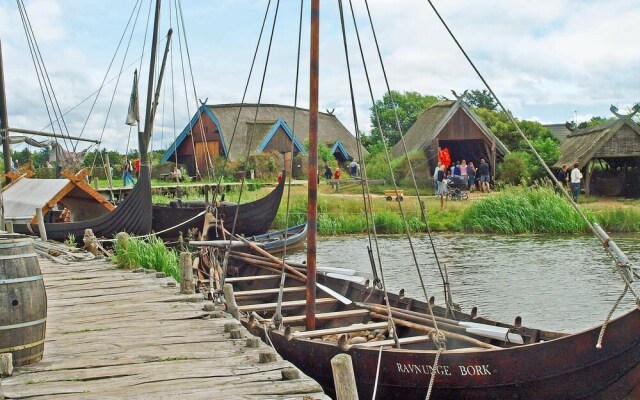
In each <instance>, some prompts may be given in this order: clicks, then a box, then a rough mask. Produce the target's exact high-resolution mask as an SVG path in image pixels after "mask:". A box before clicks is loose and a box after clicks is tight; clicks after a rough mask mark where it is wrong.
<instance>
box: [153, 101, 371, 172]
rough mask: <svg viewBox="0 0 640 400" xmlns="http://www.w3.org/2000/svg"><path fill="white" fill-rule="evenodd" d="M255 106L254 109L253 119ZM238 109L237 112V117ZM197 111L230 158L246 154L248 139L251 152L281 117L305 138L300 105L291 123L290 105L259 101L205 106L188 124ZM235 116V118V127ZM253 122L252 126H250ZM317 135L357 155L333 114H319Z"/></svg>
mask: <svg viewBox="0 0 640 400" xmlns="http://www.w3.org/2000/svg"><path fill="white" fill-rule="evenodd" d="M256 108H258V116H257V118H256ZM238 112H240V115H239V117H238ZM200 114H206V115H208V116H209V117H210V118H211V119H212V120H213V121H214V123H215V125H216V126H217V127H218V130H219V132H220V134H221V137H222V146H224V149H225V151H226V154H227V157H228V158H230V159H232V160H237V159H242V158H244V157H245V156H246V152H247V146H249V142H251V154H255V152H256V150H257V149H258V147H259V146H260V145H261V144H262V143H263V141H264V140H265V138H267V137H268V135H269V133H270V132H272V128H273V127H274V126H275V125H276V123H277V122H278V120H279V119H282V120H284V122H285V123H286V125H287V126H288V128H289V129H290V130H291V131H292V132H293V134H294V135H295V137H296V139H297V140H298V141H299V142H300V143H304V141H305V140H306V139H308V137H309V110H307V109H303V108H297V110H296V113H295V114H296V118H295V126H294V124H293V114H294V108H293V107H291V106H284V105H278V104H260V105H259V107H258V106H257V105H256V104H215V105H205V106H202V107H201V109H200V110H198V112H197V113H196V115H195V116H194V119H193V120H192V122H191V125H190V126H193V124H194V123H195V121H196V120H197V117H198V116H199V115H200ZM236 119H238V123H237V126H236ZM254 124H255V129H254V128H253V127H254ZM234 127H235V134H234ZM188 131H189V126H187V127H186V128H185V130H184V131H183V133H182V134H181V135H180V136H179V137H178V138H177V139H176V146H179V145H180V143H181V142H182V141H183V140H184V139H185V138H186V137H187V134H188ZM252 132H253V135H254V137H253V139H252V140H250V138H249V136H250V135H251V133H252ZM318 136H319V138H318V140H319V142H320V143H324V144H333V143H335V142H337V141H340V142H341V143H342V145H343V146H344V148H345V149H346V151H347V152H348V153H349V156H350V157H352V158H354V159H357V158H358V151H357V147H356V138H355V136H354V135H352V134H351V132H349V131H348V130H347V128H345V127H344V125H342V123H341V122H340V121H339V120H338V118H336V116H335V115H333V114H328V113H323V112H321V113H319V117H318ZM232 137H233V138H232ZM360 147H361V150H362V154H363V155H366V154H367V151H366V149H365V148H364V147H363V146H360ZM173 148H174V146H173V145H172V146H170V148H169V152H172V150H173ZM165 158H166V155H165Z"/></svg>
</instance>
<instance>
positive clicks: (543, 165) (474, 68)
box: [427, 0, 640, 303]
mask: <svg viewBox="0 0 640 400" xmlns="http://www.w3.org/2000/svg"><path fill="white" fill-rule="evenodd" d="M427 2H428V3H429V5H430V6H431V8H432V9H433V11H434V12H435V14H436V16H437V17H438V19H439V20H440V22H442V25H443V26H444V28H445V29H446V30H447V32H448V33H449V36H451V39H453V41H454V42H455V43H456V45H457V46H458V49H460V51H461V52H462V54H463V55H464V57H465V58H466V59H467V61H468V62H469V64H470V65H471V67H472V68H473V70H474V71H475V72H476V74H477V75H478V77H479V78H480V80H482V83H484V85H485V87H486V88H487V90H489V92H490V93H491V95H492V96H493V98H494V99H495V100H496V103H498V105H499V106H500V109H501V110H502V111H503V112H504V113H505V115H506V116H507V118H508V119H509V121H510V122H511V123H512V124H513V126H514V127H515V129H516V131H517V132H518V134H519V135H520V137H521V138H522V139H523V140H524V142H525V143H526V144H527V146H528V147H529V150H530V151H531V153H532V154H533V155H534V156H535V157H536V159H537V160H538V162H539V163H540V165H542V167H543V168H544V169H545V171H546V173H547V175H549V177H550V178H551V181H552V182H553V183H554V184H555V186H556V187H557V188H558V189H559V190H560V192H561V193H562V194H563V195H564V196H565V197H566V198H567V200H569V204H571V206H572V207H573V208H574V209H575V210H576V212H577V213H578V215H579V216H580V217H581V218H582V220H583V221H584V223H585V224H586V225H587V227H589V229H590V230H591V232H592V233H593V235H594V236H595V237H596V239H598V241H599V242H600V243H601V244H604V243H603V241H602V239H601V238H600V236H599V235H598V232H597V230H596V229H595V227H594V226H593V224H592V223H591V221H589V219H588V218H587V216H586V215H585V214H584V213H583V212H582V210H581V209H580V207H579V206H578V203H576V202H575V201H573V198H572V197H571V196H570V195H569V193H568V192H567V191H566V190H565V188H564V187H563V186H562V185H561V184H560V182H558V179H557V178H556V176H555V175H554V174H553V172H551V169H549V167H548V166H547V164H546V163H545V162H544V160H543V159H542V157H541V156H540V154H539V153H538V151H536V149H535V148H534V147H533V145H532V144H531V142H530V141H529V139H528V138H527V136H526V135H525V134H524V132H522V130H521V129H520V126H518V124H517V122H516V121H515V119H514V118H513V116H512V115H511V113H509V112H508V111H507V109H506V108H505V107H504V105H502V102H501V101H500V99H499V98H498V96H496V94H495V92H494V91H493V89H492V88H491V86H490V85H489V83H488V82H487V81H486V80H485V78H484V76H483V75H482V74H481V73H480V71H479V70H478V68H477V67H476V65H475V64H474V63H473V61H472V60H471V58H470V57H469V55H468V54H467V52H466V51H465V50H464V48H463V47H462V45H461V44H460V42H459V41H458V39H457V38H456V36H455V35H454V34H453V32H452V31H451V29H450V28H449V26H448V25H447V23H446V22H445V21H444V19H443V18H442V16H441V15H440V13H439V12H438V10H437V9H436V7H435V6H434V5H433V2H432V1H431V0H427ZM603 247H604V248H605V251H606V253H607V254H608V255H609V257H611V259H613V261H614V262H615V265H616V269H617V271H618V274H619V275H620V277H621V278H622V280H623V282H624V284H625V286H626V287H627V289H628V290H629V291H630V292H631V293H632V294H633V296H634V298H635V301H636V303H640V297H638V295H637V294H636V292H635V291H634V290H633V288H632V287H631V283H630V282H629V280H628V279H627V277H626V276H625V274H624V271H623V270H622V266H621V265H620V263H619V262H618V260H617V259H616V257H615V256H614V255H613V253H612V252H611V250H610V249H609V248H608V247H607V246H603Z"/></svg>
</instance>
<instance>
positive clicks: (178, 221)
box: [152, 179, 285, 241]
mask: <svg viewBox="0 0 640 400" xmlns="http://www.w3.org/2000/svg"><path fill="white" fill-rule="evenodd" d="M284 185H285V179H281V180H280V182H278V185H277V186H276V187H275V188H274V189H273V190H272V191H271V192H270V193H269V194H268V195H266V196H264V197H262V198H260V199H258V200H255V201H251V202H247V203H240V204H236V203H232V202H228V201H223V202H220V203H219V204H217V205H216V207H215V210H214V212H215V213H216V215H217V218H218V220H222V221H224V224H225V226H226V227H227V228H228V229H229V230H231V231H233V232H234V233H238V234H240V235H245V236H252V235H260V234H264V233H266V232H267V231H268V230H269V228H270V227H271V224H272V223H273V220H274V218H275V217H276V214H277V213H278V207H280V201H281V199H282V193H283V192H284ZM209 207H210V206H209V204H207V202H182V201H180V200H174V201H172V202H171V203H169V204H168V205H165V204H154V205H153V223H152V229H153V231H154V232H156V233H157V235H158V236H159V237H161V238H162V239H163V240H165V241H175V240H178V238H179V237H180V233H182V234H183V236H186V235H187V232H189V230H191V229H198V230H200V229H202V226H203V225H204V211H205V210H207V209H208V208H209ZM236 213H237V215H238V216H237V218H236ZM234 222H235V224H234ZM234 225H235V228H234ZM215 232H217V231H212V232H211V233H212V235H210V236H209V237H208V238H209V239H215V238H217V237H218V235H216V234H215Z"/></svg>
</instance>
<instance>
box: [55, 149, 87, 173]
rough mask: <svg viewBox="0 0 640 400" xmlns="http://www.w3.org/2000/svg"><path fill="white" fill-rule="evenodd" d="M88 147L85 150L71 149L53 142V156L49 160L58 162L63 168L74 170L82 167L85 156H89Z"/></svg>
mask: <svg viewBox="0 0 640 400" xmlns="http://www.w3.org/2000/svg"><path fill="white" fill-rule="evenodd" d="M87 152H88V149H85V150H83V151H78V152H75V151H69V150H66V149H63V148H62V146H60V145H59V144H57V143H52V144H51V156H50V157H49V161H51V162H57V163H58V166H60V167H62V169H71V170H74V171H77V170H79V169H80V168H82V164H83V162H84V158H85V157H86V156H87Z"/></svg>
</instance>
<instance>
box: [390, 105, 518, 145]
mask: <svg viewBox="0 0 640 400" xmlns="http://www.w3.org/2000/svg"><path fill="white" fill-rule="evenodd" d="M458 110H462V111H463V112H465V113H466V114H467V115H468V116H469V118H471V120H472V121H473V122H474V123H475V124H476V125H477V126H478V128H479V129H480V131H481V132H482V133H483V134H484V135H485V136H486V137H487V139H488V140H489V141H491V142H493V141H495V142H496V151H497V153H498V154H499V155H502V156H504V155H505V154H507V153H509V150H508V149H507V148H506V147H505V145H504V144H502V142H501V141H500V140H499V139H498V138H497V137H496V136H495V135H494V134H493V133H492V132H491V130H489V128H487V126H486V125H485V124H484V122H482V120H481V119H480V118H479V117H478V115H476V113H475V112H473V110H472V109H471V108H470V107H469V106H468V105H467V104H466V103H465V102H464V101H462V99H459V100H456V101H453V100H443V101H440V102H438V103H436V104H434V105H432V106H431V107H429V108H427V109H426V110H425V111H424V112H423V113H422V114H420V116H419V117H418V119H417V120H416V122H415V123H414V124H413V125H412V126H411V128H409V130H408V131H407V132H406V133H405V134H404V142H405V145H406V147H407V152H409V153H411V152H412V151H426V150H427V148H428V147H429V145H430V144H431V142H432V141H433V140H434V139H435V138H436V137H437V136H438V134H439V133H440V131H441V130H442V129H443V128H444V127H445V125H446V124H447V122H449V120H450V119H451V118H452V117H453V116H454V115H455V113H456V112H457V111H458ZM392 151H393V156H394V157H402V156H404V148H403V147H402V142H398V143H397V144H396V145H395V146H393V150H392Z"/></svg>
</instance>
